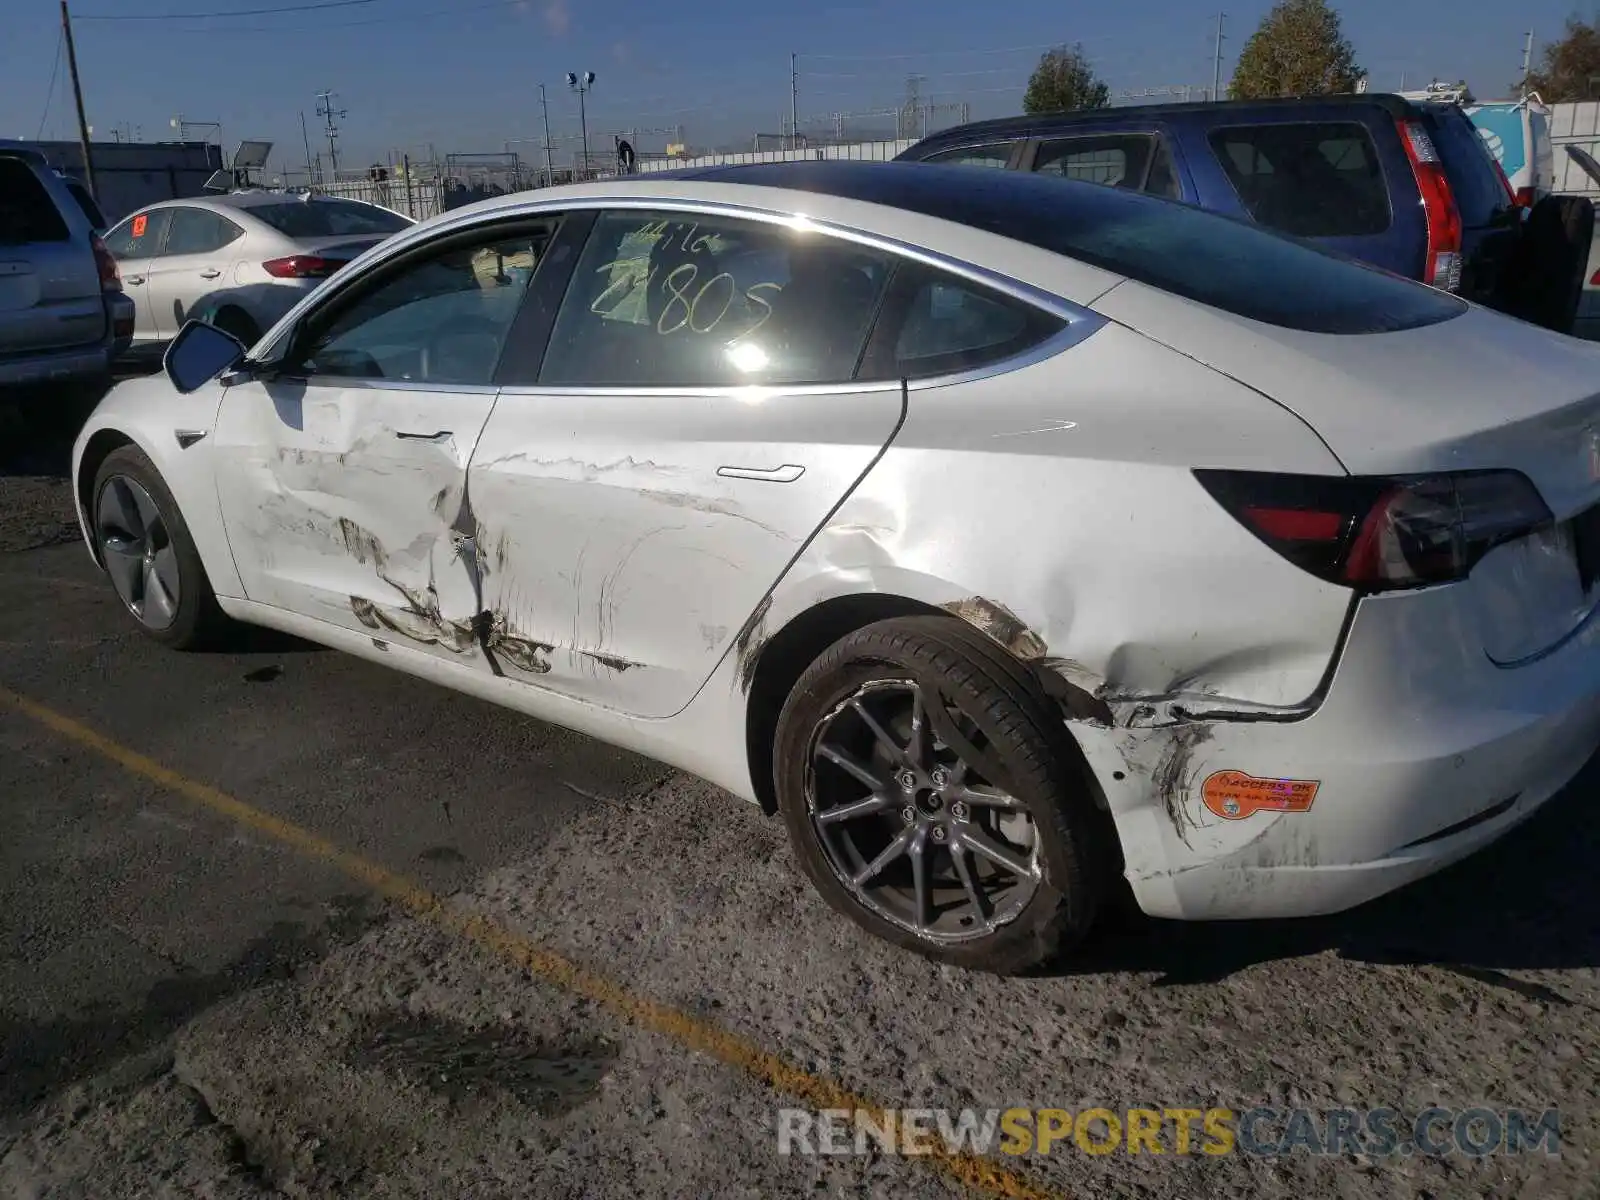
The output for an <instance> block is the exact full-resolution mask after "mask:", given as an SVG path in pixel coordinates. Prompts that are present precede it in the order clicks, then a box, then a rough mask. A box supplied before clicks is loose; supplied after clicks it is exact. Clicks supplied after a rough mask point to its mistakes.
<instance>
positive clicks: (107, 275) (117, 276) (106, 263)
mask: <svg viewBox="0 0 1600 1200" xmlns="http://www.w3.org/2000/svg"><path fill="white" fill-rule="evenodd" d="M89 245H90V246H91V247H93V249H94V264H95V266H96V267H98V268H99V269H100V290H101V291H103V292H120V291H121V290H122V273H121V272H120V271H118V270H117V260H116V259H115V258H113V257H112V256H111V251H109V250H107V249H106V244H105V243H104V242H103V241H101V240H100V235H99V234H97V233H96V234H91V235H90V236H89Z"/></svg>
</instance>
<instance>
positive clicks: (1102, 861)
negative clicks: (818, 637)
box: [775, 617, 1115, 974]
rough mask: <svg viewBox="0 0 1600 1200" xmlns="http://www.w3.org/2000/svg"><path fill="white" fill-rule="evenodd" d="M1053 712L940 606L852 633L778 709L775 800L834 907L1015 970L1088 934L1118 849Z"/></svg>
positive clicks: (882, 932) (941, 957)
mask: <svg viewBox="0 0 1600 1200" xmlns="http://www.w3.org/2000/svg"><path fill="white" fill-rule="evenodd" d="M1086 772H1087V767H1086V766H1085V765H1084V764H1083V763H1082V760H1081V757H1080V756H1079V754H1078V752H1077V748H1076V746H1075V745H1073V744H1072V742H1071V739H1070V738H1069V736H1068V735H1067V733H1066V731H1065V729H1064V728H1063V726H1062V721H1061V717H1060V715H1059V713H1056V712H1054V710H1053V709H1052V707H1051V705H1050V702H1049V700H1048V699H1047V698H1046V697H1045V696H1044V695H1043V693H1042V692H1041V691H1040V689H1039V688H1038V686H1037V685H1036V684H1035V683H1034V682H1033V681H1032V680H1031V679H1030V678H1029V676H1028V675H1027V673H1026V672H1025V671H1024V670H1023V668H1022V667H1021V665H1020V664H1019V663H1018V662H1017V661H1016V660H1015V659H1014V658H1012V657H1011V656H1010V655H1009V654H1007V653H1006V652H1005V651H1004V650H1003V649H1002V648H1001V647H999V646H998V645H996V644H995V643H994V642H993V641H991V640H990V639H989V638H987V637H985V636H984V635H983V634H981V633H979V632H978V631H977V630H975V629H972V628H971V627H970V626H967V625H965V624H963V623H961V622H959V621H956V620H954V619H952V618H945V617H911V618H902V619H897V620H892V621H883V622H879V623H878V624H875V625H870V626H868V627H866V628H864V629H861V630H858V631H857V632H855V633H853V634H850V635H849V636H848V637H846V638H844V639H843V640H841V641H840V642H838V643H836V644H835V645H834V646H833V647H832V648H830V649H829V650H827V651H826V652H825V653H824V654H823V655H822V656H821V657H820V658H819V659H817V661H816V662H815V663H813V664H812V665H811V667H810V668H809V669H808V670H807V671H806V673H805V674H804V675H803V676H802V677H801V679H800V681H799V683H798V684H796V686H795V688H794V691H793V692H792V693H791V694H790V696H789V699H788V702H787V703H786V704H785V705H784V709H783V713H782V715H781V716H780V718H779V722H778V734H777V746H776V766H775V774H776V778H775V782H776V785H777V793H778V803H779V808H780V809H781V811H782V813H783V817H784V821H785V823H786V825H787V827H788V831H789V837H790V840H791V841H792V843H793V844H794V847H795V852H796V854H797V856H798V857H799V859H800V863H801V866H802V867H803V868H804V870H805V872H806V874H807V875H808V876H809V877H810V879H811V880H812V882H813V883H814V884H815V885H816V887H817V889H818V890H819V891H820V892H821V893H822V895H823V897H824V898H825V899H826V900H827V901H828V902H829V904H831V905H832V906H833V907H834V908H835V909H837V910H838V911H840V912H842V913H844V914H845V915H847V916H849V917H850V918H851V919H852V920H854V921H856V922H857V923H858V924H860V925H861V926H862V927H864V928H865V929H867V930H868V931H870V932H872V933H875V934H877V935H878V936H880V937H883V938H885V939H887V940H889V941H891V942H894V943H896V944H897V945H900V946H903V947H906V948H908V949H912V950H915V951H917V952H918V953H921V954H923V955H926V956H927V957H929V958H933V959H936V960H938V961H941V962H947V963H951V964H953V965H956V966H962V967H969V968H974V969H978V970H986V971H994V972H998V973H1003V974H1010V973H1015V972H1020V971H1024V970H1027V969H1029V968H1032V967H1036V966H1039V965H1041V964H1043V963H1045V962H1047V961H1049V960H1050V959H1052V958H1054V957H1056V956H1057V955H1058V954H1059V953H1060V952H1061V951H1063V950H1065V949H1067V948H1068V947H1070V946H1071V945H1073V944H1074V943H1076V942H1077V941H1078V940H1079V939H1080V938H1082V937H1083V935H1084V934H1085V933H1086V932H1087V931H1088V929H1089V927H1090V925H1091V923H1092V921H1093V919H1094V914H1095V911H1096V908H1097V907H1098V904H1099V902H1100V900H1101V898H1102V896H1103V895H1104V892H1105V890H1106V883H1107V880H1108V878H1109V876H1110V869H1109V868H1110V865H1111V863H1112V862H1113V861H1114V858H1115V851H1114V846H1113V844H1112V842H1111V838H1110V836H1109V834H1108V830H1107V819H1106V817H1105V815H1104V814H1103V813H1101V812H1100V811H1099V810H1098V809H1097V807H1096V805H1095V803H1094V800H1093V798H1092V792H1091V790H1090V788H1089V786H1088V781H1087V774H1086Z"/></svg>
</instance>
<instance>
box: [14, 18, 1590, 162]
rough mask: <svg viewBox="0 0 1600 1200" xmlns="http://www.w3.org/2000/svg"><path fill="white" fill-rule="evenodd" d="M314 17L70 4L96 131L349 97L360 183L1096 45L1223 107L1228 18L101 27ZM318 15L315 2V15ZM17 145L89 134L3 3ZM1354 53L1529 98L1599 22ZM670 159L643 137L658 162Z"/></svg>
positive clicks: (1424, 37)
mask: <svg viewBox="0 0 1600 1200" xmlns="http://www.w3.org/2000/svg"><path fill="white" fill-rule="evenodd" d="M295 2H296V0H73V10H74V18H75V20H74V28H75V33H76V39H77V46H78V60H79V67H80V70H81V72H82V75H83V81H84V98H85V103H86V105H87V107H88V110H89V119H90V121H91V123H92V124H94V126H95V128H96V134H95V136H96V139H97V140H98V139H99V138H100V137H101V136H102V131H109V130H110V129H111V128H112V127H113V126H115V127H119V128H121V127H124V126H126V127H129V128H130V129H142V133H143V136H144V137H145V138H147V139H154V138H157V137H170V136H172V134H171V131H170V129H169V127H168V122H169V121H170V120H171V118H172V117H173V116H174V115H175V114H178V113H181V114H182V115H183V116H184V117H185V118H186V119H189V120H195V121H218V122H221V123H222V125H223V127H224V132H225V136H226V139H227V141H228V143H229V145H230V148H231V146H232V145H234V144H236V143H237V140H238V139H239V138H240V137H243V136H254V137H265V138H268V139H270V140H272V141H274V142H276V143H277V150H276V151H275V152H274V154H273V158H272V165H273V166H274V167H277V166H279V164H283V165H286V166H288V167H290V168H293V167H294V166H295V165H296V164H297V163H299V162H301V161H302V160H303V159H304V157H305V152H304V150H303V148H302V144H301V137H300V124H299V113H300V112H301V111H302V110H304V112H305V113H306V117H307V120H308V121H310V122H311V125H312V137H313V148H314V149H315V148H316V147H317V145H318V143H317V140H316V133H317V128H316V127H317V122H316V118H315V115H314V114H315V109H316V99H315V95H316V93H317V92H319V91H322V90H323V89H325V88H332V89H333V90H334V91H335V92H336V94H337V95H336V99H335V106H336V107H343V108H345V109H347V110H348V115H347V116H346V117H345V118H344V119H343V121H342V134H341V137H340V158H341V165H349V166H355V165H359V164H360V163H362V162H367V161H372V160H373V159H375V158H379V157H386V152H388V151H390V150H391V149H405V150H408V151H410V152H412V153H418V152H422V153H425V152H426V147H427V145H428V144H429V143H432V144H433V145H434V146H435V147H436V148H437V149H438V151H439V153H441V154H442V153H444V152H445V151H447V150H448V151H456V152H473V151H498V150H501V149H502V148H503V147H504V144H505V143H506V142H507V141H508V140H510V139H518V138H520V139H531V140H532V141H530V142H529V143H525V144H522V145H519V146H514V147H513V148H514V149H517V150H519V151H521V152H523V153H525V154H529V155H533V154H536V153H537V151H536V149H535V144H536V142H537V140H538V139H539V138H540V136H541V135H540V126H539V105H538V85H539V84H540V83H541V82H542V83H545V84H546V85H547V87H548V90H549V98H550V124H551V131H552V134H553V135H554V136H555V138H556V139H557V140H558V141H559V140H560V139H561V138H562V137H563V136H564V135H575V133H576V130H577V128H578V112H577V103H576V98H575V97H573V96H571V95H570V94H569V93H568V91H567V88H566V86H565V83H564V81H563V80H564V75H565V73H566V72H567V71H569V70H575V71H582V70H592V71H594V72H595V73H596V75H597V76H598V80H597V82H596V84H595V86H594V89H593V91H592V92H591V93H590V96H589V105H588V107H589V129H590V133H591V139H592V143H593V145H594V146H595V147H596V148H597V149H598V148H599V147H600V146H601V145H607V146H608V145H609V137H604V138H603V140H602V139H601V138H600V137H596V135H597V134H600V135H604V134H605V133H608V132H609V131H611V130H614V129H618V128H629V127H651V126H670V125H675V124H679V123H681V124H683V125H684V126H685V128H686V132H687V135H688V138H689V140H690V141H692V142H694V143H696V144H713V143H721V142H728V141H740V142H744V141H747V140H748V137H749V135H750V134H751V133H752V132H754V131H755V130H757V129H761V130H763V131H772V130H776V129H777V128H778V123H779V121H780V120H781V119H782V118H783V117H785V116H786V115H787V113H788V109H789V55H790V53H791V52H794V53H798V54H799V55H800V74H799V98H800V103H799V108H800V114H801V118H802V121H804V120H805V118H807V117H811V116H816V115H819V114H826V113H831V112H834V111H837V110H859V109H871V108H878V107H884V106H892V105H896V104H898V103H900V102H902V101H903V99H904V97H905V94H906V77H907V76H908V75H910V74H916V75H920V76H922V77H923V82H922V83H921V85H920V86H921V89H922V91H923V92H924V93H925V94H926V95H928V97H929V98H930V99H933V100H935V101H957V100H967V101H970V103H971V105H972V113H973V116H974V117H975V118H976V117H984V116H997V115H1001V114H1005V113H1012V112H1016V111H1019V106H1020V103H1021V97H1022V87H1023V84H1024V82H1025V81H1026V78H1027V74H1028V71H1029V69H1030V68H1031V67H1032V65H1033V64H1034V62H1035V61H1036V60H1037V58H1038V54H1039V51H1040V50H1041V49H1042V48H1043V47H1045V46H1046V45H1048V44H1050V43H1058V42H1082V43H1083V46H1084V49H1085V50H1086V52H1088V54H1089V55H1090V57H1091V58H1092V59H1093V60H1094V61H1095V63H1096V65H1097V66H1098V68H1099V70H1100V72H1101V74H1102V75H1103V76H1104V77H1105V78H1106V79H1107V80H1108V81H1109V82H1110V83H1111V85H1112V87H1113V88H1114V89H1118V90H1120V89H1124V88H1153V87H1162V86H1167V85H1173V84H1195V85H1209V84H1210V82H1211V73H1212V48H1213V35H1214V31H1215V23H1216V16H1215V13H1214V12H1213V13H1211V14H1210V15H1208V14H1207V13H1206V12H1205V8H1206V7H1207V4H1206V3H1205V2H1204V0H1202V2H1201V3H1194V2H1193V0H1120V2H1118V3H1093V4H1088V3H1078V4H1067V3H1063V2H1062V0H1006V2H1003V3H978V4H974V3H972V2H971V0H962V2H960V3H957V2H955V0H916V2H915V3H912V2H910V0H879V3H877V4H875V5H873V6H872V7H870V8H868V7H865V6H861V7H854V6H847V5H845V4H844V3H843V0H813V2H812V3H792V2H791V3H786V4H762V3H752V2H751V0H737V2H734V0H678V2H677V3H674V4H661V3H647V2H645V0H589V2H588V3H585V2H584V0H456V2H455V3H451V0H366V2H362V3H352V4H349V5H347V6H346V7H340V8H333V9H326V10H322V11H317V12H301V13H286V14H279V15H273V16H254V17H235V18H230V19H225V20H203V21H202V20H122V21H101V20H90V19H89V18H90V17H91V16H95V15H118V14H121V15H126V16H134V15H149V14H161V13H170V12H199V11H219V10H220V11H237V10H239V9H251V8H266V7H275V6H278V5H284V4H290V3H295ZM298 2H300V3H307V2H311V0H298ZM0 3H3V4H4V6H5V9H6V31H5V37H4V38H3V39H0V136H4V137H19V136H20V137H32V136H34V135H35V133H36V132H37V131H38V129H39V126H40V120H41V117H42V116H44V114H45V105H46V97H47V95H50V96H51V100H50V104H49V111H48V116H47V117H45V120H44V131H45V134H46V136H49V135H52V134H54V135H56V136H61V137H69V136H72V135H73V126H72V120H71V94H70V91H69V90H68V88H67V87H66V71H65V68H64V66H63V67H62V68H61V69H60V70H59V71H57V73H56V74H57V78H56V81H55V87H54V89H53V92H52V91H51V89H50V81H51V74H52V63H53V61H55V59H56V53H57V34H58V29H59V19H58V18H59V8H58V6H57V3H56V0H0ZM1221 3H1223V4H1225V5H1226V6H1227V9H1228V21H1227V33H1228V38H1227V41H1226V42H1225V43H1224V52H1225V57H1224V68H1223V76H1224V79H1226V78H1227V73H1228V71H1229V70H1230V69H1231V65H1232V62H1233V60H1234V57H1235V56H1236V55H1237V53H1238V50H1239V48H1240V46H1241V45H1242V44H1243V42H1244V40H1245V39H1246V38H1247V37H1248V36H1249V34H1250V32H1251V31H1252V30H1253V29H1254V28H1255V25H1256V23H1257V22H1258V21H1259V20H1260V18H1261V17H1262V15H1263V14H1264V13H1265V12H1266V11H1267V10H1268V9H1269V8H1270V7H1271V4H1270V0H1232V3H1228V0H1221ZM1338 7H1339V9H1340V11H1341V13H1342V15H1343V18H1344V28H1345V33H1346V35H1347V36H1348V37H1349V38H1350V39H1351V40H1352V41H1353V42H1354V44H1355V47H1356V52H1357V56H1358V58H1359V61H1360V63H1361V64H1362V66H1363V67H1364V68H1365V69H1366V70H1368V71H1369V72H1370V73H1371V76H1372V79H1373V85H1374V87H1375V88H1381V89H1384V90H1392V89H1395V88H1397V87H1398V86H1399V85H1400V82H1401V77H1402V73H1404V75H1405V80H1406V83H1407V85H1408V86H1410V87H1417V86H1420V85H1421V84H1424V83H1426V82H1427V81H1428V80H1429V79H1430V78H1432V77H1433V76H1435V75H1437V76H1440V77H1450V78H1458V77H1463V76H1464V77H1465V78H1466V79H1467V81H1468V82H1469V83H1470V84H1471V85H1472V87H1473V88H1474V89H1475V90H1476V91H1477V92H1478V94H1479V95H1480V96H1485V97H1488V96H1493V95H1497V94H1501V93H1504V92H1505V91H1506V89H1507V88H1508V87H1509V85H1510V83H1511V81H1512V80H1513V79H1514V78H1516V76H1517V73H1518V68H1519V65H1520V61H1521V53H1522V43H1523V37H1524V34H1525V32H1526V30H1527V29H1528V28H1529V27H1530V26H1531V27H1532V28H1534V29H1535V30H1536V33H1537V36H1538V39H1539V41H1540V42H1541V43H1542V42H1543V40H1545V39H1546V38H1548V37H1552V36H1554V35H1557V34H1558V33H1559V32H1560V30H1561V27H1562V25H1563V24H1564V22H1565V20H1566V18H1567V16H1568V15H1570V14H1572V13H1573V12H1574V11H1582V12H1583V13H1584V15H1585V16H1588V17H1590V18H1592V17H1593V16H1594V9H1595V8H1596V7H1597V6H1596V5H1595V4H1594V3H1591V0H1522V3H1521V4H1513V3H1508V2H1507V0H1344V2H1343V3H1342V4H1339V5H1338ZM662 140H663V139H661V138H659V137H655V138H651V137H643V138H641V143H642V148H643V147H650V148H659V146H660V145H661V142H662Z"/></svg>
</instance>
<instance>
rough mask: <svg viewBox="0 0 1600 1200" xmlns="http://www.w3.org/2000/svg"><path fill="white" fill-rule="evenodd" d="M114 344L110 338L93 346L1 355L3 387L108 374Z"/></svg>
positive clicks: (90, 377) (0, 374)
mask: <svg viewBox="0 0 1600 1200" xmlns="http://www.w3.org/2000/svg"><path fill="white" fill-rule="evenodd" d="M111 358H112V344H111V340H110V339H109V338H107V339H106V340H105V341H103V342H98V343H96V344H94V345H92V346H74V347H73V348H72V349H70V350H54V351H48V352H45V351H41V352H39V353H37V354H18V355H14V356H5V357H0V387H23V386H27V385H35V384H41V383H66V382H70V381H73V380H79V379H93V378H97V377H100V376H104V375H105V374H107V373H108V372H109V371H110V369H111Z"/></svg>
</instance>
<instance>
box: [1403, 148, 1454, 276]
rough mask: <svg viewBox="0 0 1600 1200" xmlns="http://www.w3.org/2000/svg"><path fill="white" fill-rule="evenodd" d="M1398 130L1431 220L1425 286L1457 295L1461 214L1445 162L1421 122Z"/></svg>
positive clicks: (1428, 217)
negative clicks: (1446, 173) (1445, 170)
mask: <svg viewBox="0 0 1600 1200" xmlns="http://www.w3.org/2000/svg"><path fill="white" fill-rule="evenodd" d="M1399 129H1400V141H1401V144H1402V145H1404V146H1405V148H1406V157H1407V158H1409V159H1410V160H1411V171H1412V174H1414V175H1415V176H1416V178H1417V191H1419V192H1420V193H1422V211H1423V212H1424V213H1425V214H1426V216H1427V220H1428V257H1427V260H1426V262H1425V263H1424V266H1423V271H1422V282H1423V283H1428V284H1432V285H1433V286H1434V287H1436V288H1439V289H1441V290H1443V291H1446V292H1454V291H1457V290H1458V289H1459V288H1460V287H1461V210H1460V209H1459V208H1457V207H1456V197H1455V193H1454V192H1452V191H1451V190H1450V180H1449V178H1448V177H1447V176H1446V175H1445V173H1444V162H1443V160H1442V159H1440V157H1439V151H1438V150H1437V149H1436V148H1435V147H1434V144H1433V138H1431V137H1429V136H1428V131H1427V129H1425V128H1424V127H1423V125H1422V122H1420V121H1401V122H1399Z"/></svg>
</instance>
